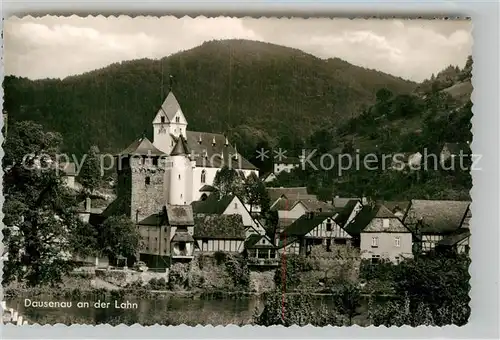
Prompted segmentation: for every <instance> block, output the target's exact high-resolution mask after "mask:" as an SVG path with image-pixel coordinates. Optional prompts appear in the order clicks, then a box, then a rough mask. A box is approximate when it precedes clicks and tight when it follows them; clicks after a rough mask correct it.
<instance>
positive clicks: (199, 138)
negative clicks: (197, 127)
mask: <svg viewBox="0 0 500 340" xmlns="http://www.w3.org/2000/svg"><path fill="white" fill-rule="evenodd" d="M201 142H202V140H201V133H200V136H199V137H198V144H200V145H201Z"/></svg>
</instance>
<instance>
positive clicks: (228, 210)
mask: <svg viewBox="0 0 500 340" xmlns="http://www.w3.org/2000/svg"><path fill="white" fill-rule="evenodd" d="M191 205H192V207H193V212H194V214H195V216H200V215H240V216H241V218H242V222H243V226H244V227H245V234H246V236H247V237H248V236H250V235H253V234H260V235H263V234H265V232H266V231H265V229H264V227H263V226H262V224H261V223H260V222H259V221H258V220H257V219H255V218H254V217H253V216H252V215H251V214H250V212H249V211H248V209H247V206H246V205H245V204H244V203H243V202H242V200H241V199H240V198H239V197H238V196H236V195H227V196H224V197H221V198H219V196H218V195H212V196H210V197H208V198H207V199H206V200H204V201H196V202H192V203H191Z"/></svg>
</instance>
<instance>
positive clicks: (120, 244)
mask: <svg viewBox="0 0 500 340" xmlns="http://www.w3.org/2000/svg"><path fill="white" fill-rule="evenodd" d="M139 237H140V236H139V233H138V231H137V229H136V227H135V225H134V223H133V222H132V221H131V220H130V218H128V217H127V216H125V215H122V216H110V217H108V218H107V219H106V220H105V221H104V222H103V223H102V225H101V226H100V228H99V236H98V244H99V249H100V252H101V253H102V254H103V255H106V256H108V257H110V258H117V257H120V256H124V257H127V258H128V257H132V256H135V254H136V251H137V248H138V247H139Z"/></svg>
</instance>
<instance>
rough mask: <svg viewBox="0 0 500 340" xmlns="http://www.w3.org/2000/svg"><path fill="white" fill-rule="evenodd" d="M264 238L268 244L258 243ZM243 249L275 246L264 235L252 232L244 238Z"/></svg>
mask: <svg viewBox="0 0 500 340" xmlns="http://www.w3.org/2000/svg"><path fill="white" fill-rule="evenodd" d="M263 238H264V239H265V240H266V241H267V242H266V243H268V244H258V243H259V242H260V241H261V240H262V239H263ZM244 245H245V249H254V248H276V246H274V245H273V242H272V241H271V240H269V238H268V237H267V236H265V235H258V234H253V235H250V236H249V237H248V238H247V239H246V240H245V243H244Z"/></svg>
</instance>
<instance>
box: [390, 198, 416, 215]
mask: <svg viewBox="0 0 500 340" xmlns="http://www.w3.org/2000/svg"><path fill="white" fill-rule="evenodd" d="M384 205H385V206H386V207H387V209H389V210H390V211H392V213H396V212H397V211H402V212H403V214H404V213H406V210H408V207H409V205H410V201H385V202H384Z"/></svg>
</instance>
